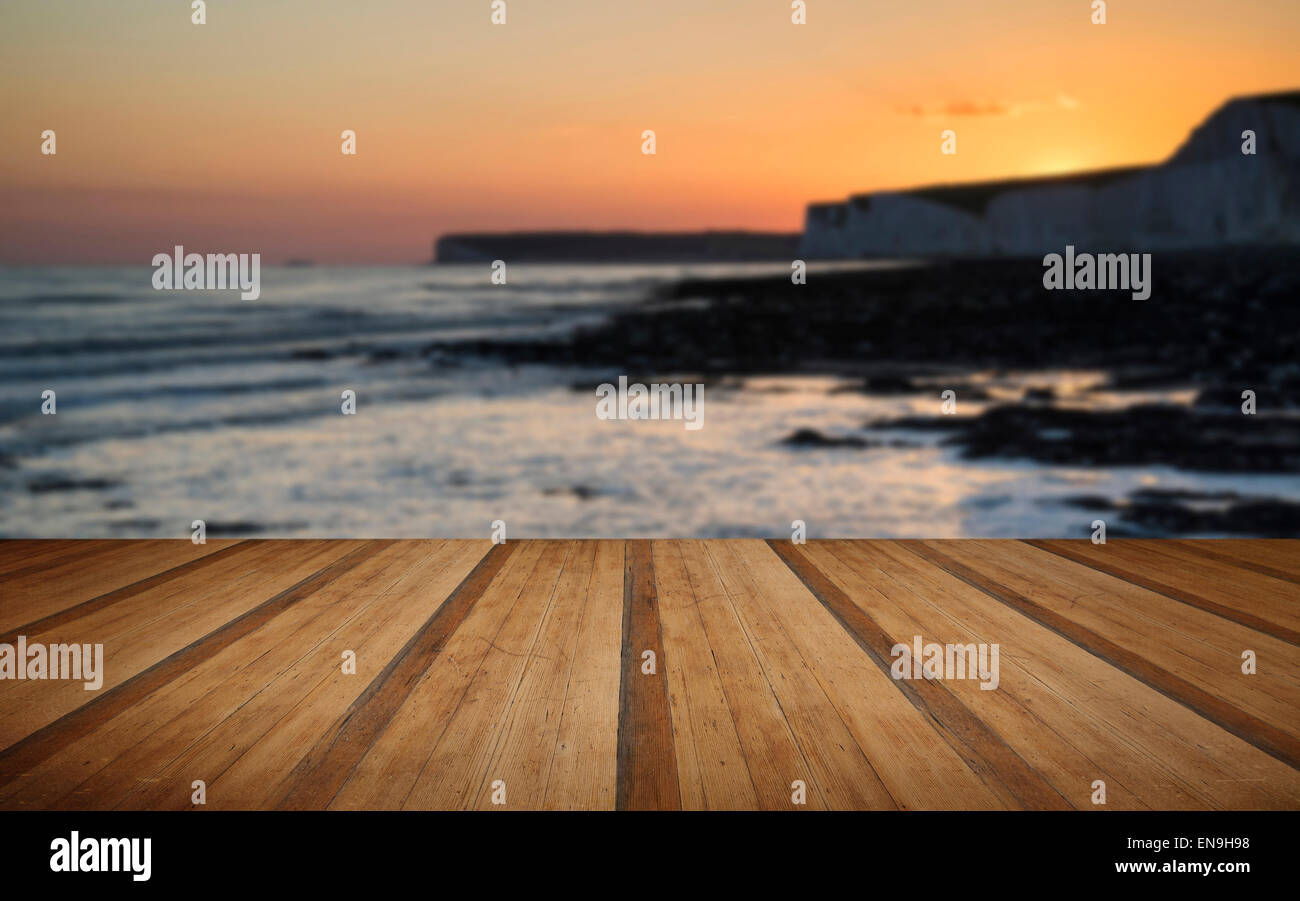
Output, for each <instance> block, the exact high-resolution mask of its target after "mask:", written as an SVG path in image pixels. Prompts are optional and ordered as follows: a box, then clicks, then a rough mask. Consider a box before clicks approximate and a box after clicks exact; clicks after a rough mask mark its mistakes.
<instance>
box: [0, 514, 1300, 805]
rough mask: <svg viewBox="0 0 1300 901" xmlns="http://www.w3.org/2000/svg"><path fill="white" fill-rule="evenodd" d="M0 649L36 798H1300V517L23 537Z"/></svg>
mask: <svg viewBox="0 0 1300 901" xmlns="http://www.w3.org/2000/svg"><path fill="white" fill-rule="evenodd" d="M20 636H21V637H22V639H23V641H24V642H25V643H26V646H27V647H28V648H31V647H33V646H36V645H43V646H49V645H55V644H70V643H85V644H91V645H95V644H100V645H103V649H104V665H103V684H102V687H101V688H99V689H98V690H93V691H88V690H86V688H85V687H84V685H83V683H82V681H80V680H72V679H65V680H53V679H36V678H17V676H18V673H17V672H16V668H15V666H14V662H15V659H16V653H17V652H16V650H10V651H6V650H5V647H4V646H9V647H11V648H14V647H16V646H17V644H18V642H19V638H20ZM918 636H919V637H920V638H919V640H920V641H921V642H923V643H931V642H933V643H937V644H939V645H949V644H950V645H956V646H967V645H974V646H980V645H984V646H992V645H996V646H997V648H998V658H997V660H998V664H997V668H996V670H995V671H993V672H986V673H984V674H982V677H981V674H979V673H972V672H967V673H962V672H955V673H954V672H951V671H949V672H940V673H936V674H932V675H936V676H937V677H936V678H924V677H923V678H896V675H897V674H898V670H899V669H900V668H904V667H901V665H900V664H899V663H898V660H897V657H896V655H895V653H894V651H895V649H896V646H897V645H905V646H908V647H912V646H913V643H914V642H915V641H917V640H918ZM1246 652H1251V654H1253V659H1254V661H1255V671H1254V672H1253V673H1247V672H1243V654H1244V653H1246ZM4 655H8V656H7V657H6V656H4ZM6 661H8V662H7V663H6ZM350 662H351V663H350ZM905 669H906V672H907V674H908V675H912V670H911V666H910V664H909V665H907V666H906V667H905ZM990 669H991V666H990ZM0 676H4V677H5V678H0V808H6V809H74V810H76V809H115V808H116V809H176V810H188V809H196V808H204V809H223V808H253V809H272V808H295V809H315V808H333V809H345V808H393V809H396V808H408V809H468V808H481V809H492V808H497V809H501V808H505V809H613V808H621V809H764V810H788V809H810V810H814V809H950V808H956V809H1000V808H1010V809H1058V808H1076V809H1080V810H1097V809H1134V808H1137V809H1142V808H1151V809H1263V808H1281V809H1300V541H1237V540H1233V541H1139V540H1113V541H1111V542H1109V543H1107V544H1105V545H1093V544H1092V543H1090V542H1088V541H1010V540H999V541H983V540H970V541H965V540H963V541H810V542H808V543H807V544H801V545H795V544H792V543H790V542H788V541H771V542H765V541H760V540H735V541H731V540H727V541H721V540H717V541H715V540H682V541H678V540H671V541H669V540H663V541H658V540H656V541H640V540H637V541H603V540H602V541H520V542H511V543H509V544H505V545H500V546H494V545H492V544H490V543H489V542H487V541H470V540H429V541H388V540H383V541H379V540H376V541H258V540H250V541H211V542H209V543H208V544H206V545H202V546H196V545H193V544H191V543H190V542H188V541H7V542H0ZM993 676H996V679H995V680H994V679H993V678H992V677H993ZM994 681H996V687H991V686H993V683H994ZM984 686H990V687H984ZM198 783H202V790H203V792H204V793H205V803H204V804H202V805H198V804H196V803H194V797H195V794H196V792H197V791H198ZM1103 783H1104V793H1105V803H1104V804H1098V803H1095V800H1096V799H1097V798H1098V797H1099V791H1100V789H1099V786H1100V785H1101V784H1103Z"/></svg>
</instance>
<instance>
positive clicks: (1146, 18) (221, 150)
mask: <svg viewBox="0 0 1300 901" xmlns="http://www.w3.org/2000/svg"><path fill="white" fill-rule="evenodd" d="M507 3H508V6H507V10H508V23H507V24H506V25H504V26H494V25H492V24H491V23H490V21H489V16H490V0H455V2H451V0H445V2H444V0H365V2H357V0H346V2H345V0H209V2H208V4H207V7H208V9H207V18H208V23H207V24H206V25H203V26H195V25H192V24H191V23H190V2H189V0H113V2H107V0H104V2H101V0H4V3H3V5H2V6H0V66H2V67H3V70H2V72H0V147H2V148H3V153H0V262H8V263H46V262H74V263H78V262H80V263H91V262H132V263H139V264H141V265H147V264H148V262H149V260H150V258H151V257H152V255H153V254H154V253H156V252H158V251H160V250H169V249H170V248H171V246H172V245H174V244H185V245H186V246H187V247H188V248H190V249H193V250H198V251H200V252H203V251H223V252H233V251H240V252H244V251H247V252H260V253H262V254H263V258H264V260H266V261H267V262H275V261H280V260H283V259H286V258H292V257H307V258H312V259H315V260H318V261H321V262H420V261H423V260H427V259H428V258H429V255H430V245H431V242H432V240H433V239H434V238H435V237H436V236H437V235H439V234H441V233H443V232H447V231H461V230H507V229H535V228H550V227H555V228H593V229H604V228H633V229H647V230H650V229H696V228H745V229H778V230H791V231H793V230H797V229H798V228H800V227H801V224H802V218H803V210H804V206H805V204H806V203H807V202H808V201H811V200H825V199H836V198H840V197H843V196H845V195H846V194H849V193H852V192H857V191H864V190H871V189H876V188H899V187H909V186H914V185H921V184H932V183H938V182H950V181H967V180H975V179H982V178H988V177H995V176H1012V175H1032V174H1041V173H1048V172H1062V171H1069V170H1074V169H1088V168H1098V167H1106V166H1112V165H1121V164H1128V163H1141V162H1153V161H1157V160H1160V159H1162V158H1164V157H1165V156H1167V155H1168V154H1169V153H1170V152H1172V151H1173V149H1174V147H1175V146H1176V145H1177V144H1178V143H1179V142H1180V141H1182V140H1183V139H1184V138H1185V137H1186V135H1187V133H1188V131H1189V130H1190V129H1191V128H1192V127H1193V126H1194V125H1195V124H1196V123H1197V122H1199V121H1200V120H1201V119H1202V118H1204V117H1205V116H1206V115H1207V114H1208V113H1209V112H1210V111H1211V110H1212V109H1213V108H1214V107H1216V106H1217V105H1218V104H1220V103H1221V102H1223V101H1224V100H1225V99H1227V98H1228V97H1231V96H1236V95H1242V94H1252V93H1259V92H1264V91H1274V90H1283V89H1288V88H1294V87H1300V54H1297V52H1296V42H1297V38H1298V37H1300V3H1297V2H1295V0H1277V2H1243V0H1237V2H1175V0H1145V2H1144V0H1112V2H1110V3H1109V5H1108V10H1107V19H1108V22H1107V24H1106V25H1102V26H1097V25H1092V24H1091V23H1090V15H1091V11H1090V0H1026V2H987V3H976V2H971V0H960V2H959V0H952V2H939V0H908V2H891V3H883V2H879V3H878V2H868V0H807V4H808V24H807V25H805V26H795V25H792V24H791V22H790V13H791V10H790V2H789V0H654V2H617V0H507ZM47 128H48V129H54V130H55V132H56V133H57V141H58V153H57V155H56V156H43V155H42V154H41V153H40V144H41V140H40V135H41V132H42V131H43V130H44V129H47ZM647 128H651V129H654V130H655V131H656V133H657V136H658V154H657V155H656V156H652V157H648V156H644V155H642V154H641V137H640V136H641V132H642V130H643V129H647ZM945 128H952V129H954V130H956V132H957V135H958V153H957V155H956V156H943V155H941V154H940V152H939V145H940V137H939V136H940V132H941V131H942V130H943V129H945ZM343 129H354V130H355V131H356V132H357V135H358V155H357V156H355V157H348V156H344V155H342V154H341V153H340V149H339V148H340V137H339V136H340V132H341V131H342V130H343Z"/></svg>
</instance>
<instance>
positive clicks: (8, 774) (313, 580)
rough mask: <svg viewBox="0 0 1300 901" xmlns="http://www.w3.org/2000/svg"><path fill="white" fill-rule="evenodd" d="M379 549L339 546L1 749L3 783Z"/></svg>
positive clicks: (118, 713) (85, 733)
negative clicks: (320, 562)
mask: <svg viewBox="0 0 1300 901" xmlns="http://www.w3.org/2000/svg"><path fill="white" fill-rule="evenodd" d="M381 549H382V548H381V547H379V546H376V545H362V546H355V545H354V544H353V543H350V542H344V543H335V546H334V547H333V548H332V549H331V551H330V552H329V554H328V557H330V558H332V560H331V562H329V563H328V565H326V566H325V567H324V568H322V569H320V570H318V571H316V572H314V573H312V574H311V575H309V576H308V577H307V578H304V579H302V580H300V581H298V582H297V583H296V584H293V585H291V586H289V587H288V588H285V589H284V590H283V591H280V592H279V593H277V594H275V595H274V596H272V597H270V598H268V599H266V600H265V601H263V602H262V603H260V604H258V605H257V606H255V607H253V608H252V609H249V610H247V611H246V612H244V613H242V614H241V615H239V616H237V617H236V618H234V619H232V620H230V621H229V622H227V623H226V624H225V625H223V626H222V627H220V628H218V629H216V630H214V631H212V632H211V633H209V634H207V635H204V636H202V637H200V638H198V639H197V640H194V641H192V642H191V643H190V644H188V645H186V646H184V647H182V648H180V649H179V650H177V651H175V652H173V653H172V654H170V655H169V656H167V657H165V658H164V659H162V660H159V661H158V662H157V663H155V664H153V665H152V666H150V667H149V668H147V669H145V670H143V671H141V672H139V673H136V674H134V675H132V676H131V677H130V678H126V679H123V680H122V681H120V682H119V683H118V684H117V685H115V686H114V687H113V688H111V689H108V690H106V691H104V692H102V693H98V694H96V695H95V697H94V699H93V700H91V701H90V702H89V703H86V704H83V705H81V706H79V707H77V708H75V709H74V710H72V711H71V712H69V713H66V714H64V715H63V716H61V717H59V718H58V719H56V720H54V721H53V722H51V723H50V724H49V725H48V726H45V727H44V728H42V729H40V730H39V731H37V732H33V733H32V734H30V735H27V736H26V737H25V738H23V739H22V740H21V741H19V742H16V743H14V744H12V745H10V746H8V747H6V748H5V749H4V750H3V751H0V780H2V781H4V782H7V781H9V780H10V779H11V778H13V777H14V775H15V774H19V773H22V772H25V771H26V770H29V769H31V768H33V767H34V766H36V765H37V764H38V763H40V762H41V761H43V760H45V759H46V758H48V757H50V756H51V755H53V754H54V753H56V752H57V751H58V750H59V749H60V748H62V747H64V746H66V745H68V744H69V743H71V742H73V741H76V740H78V739H80V738H82V737H83V736H85V735H88V734H89V733H91V732H93V731H94V730H95V729H97V728H99V727H100V726H102V725H103V724H105V723H107V722H109V721H110V720H112V719H113V718H115V717H116V716H119V715H121V714H122V713H123V712H124V711H126V710H128V709H130V708H131V707H133V706H134V705H136V704H138V703H140V701H142V700H143V699H145V698H147V697H148V696H149V695H151V694H153V693H154V692H155V691H157V690H158V689H159V688H161V687H163V686H164V685H167V684H168V683H169V682H171V681H173V680H174V679H176V678H178V677H179V676H180V675H181V674H183V673H185V672H186V671H187V670H190V669H193V668H194V667H196V666H198V665H199V664H201V663H202V662H203V661H205V660H207V659H209V658H210V657H213V656H215V655H216V654H218V653H220V652H221V651H222V650H223V649H225V648H226V647H229V646H230V645H231V644H233V643H234V642H236V641H238V640H239V639H240V638H243V637H244V636H245V635H247V634H249V633H250V632H253V631H254V630H256V629H258V628H259V627H261V626H262V625H263V624H264V623H266V622H267V621H269V620H270V619H272V618H273V617H275V616H277V615H278V614H279V613H281V612H283V611H284V610H285V609H287V608H288V607H290V606H292V605H293V604H296V603H298V602H299V601H301V600H302V599H303V598H306V597H309V596H310V595H311V594H313V593H314V592H315V591H316V590H318V589H319V588H320V587H321V586H323V585H327V584H329V583H330V582H331V581H333V580H334V579H336V578H338V577H339V576H340V575H342V574H343V573H345V572H346V571H347V570H348V569H350V568H351V567H353V566H355V565H356V564H357V563H359V562H361V561H362V560H364V559H366V558H367V557H369V556H371V555H372V554H374V553H377V552H378V550H381ZM105 682H106V684H107V679H106V680H105ZM41 684H45V685H48V684H50V683H41Z"/></svg>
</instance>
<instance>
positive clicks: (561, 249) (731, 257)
mask: <svg viewBox="0 0 1300 901" xmlns="http://www.w3.org/2000/svg"><path fill="white" fill-rule="evenodd" d="M801 238H802V236H801V235H800V234H799V233H798V232H790V233H782V232H748V231H702V232H635V231H611V232H598V231H539V232H497V233H490V232H489V233H479V234H448V235H443V236H442V237H441V238H439V239H438V240H437V242H435V244H434V248H433V261H434V262H435V263H481V262H485V261H486V262H490V261H492V260H507V261H509V262H511V263H696V262H761V261H769V260H772V261H774V260H783V261H789V260H792V259H794V257H795V256H796V255H797V252H798V249H799V241H800V239H801Z"/></svg>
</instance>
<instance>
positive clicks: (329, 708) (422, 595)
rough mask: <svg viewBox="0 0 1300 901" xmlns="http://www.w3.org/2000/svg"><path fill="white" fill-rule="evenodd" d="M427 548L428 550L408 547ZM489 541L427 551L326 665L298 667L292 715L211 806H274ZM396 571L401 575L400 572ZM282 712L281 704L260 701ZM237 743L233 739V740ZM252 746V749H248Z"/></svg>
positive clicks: (335, 642) (217, 786) (216, 784)
mask: <svg viewBox="0 0 1300 901" xmlns="http://www.w3.org/2000/svg"><path fill="white" fill-rule="evenodd" d="M409 543H410V544H423V545H425V546H426V547H428V546H429V545H430V544H431V543H430V542H409ZM490 548H491V545H490V543H489V542H487V541H485V540H484V541H471V540H456V541H446V542H442V547H441V548H440V549H438V550H437V552H436V557H435V556H434V555H433V554H432V553H430V552H428V551H426V554H425V560H424V561H423V564H422V565H416V566H413V567H409V568H408V569H406V570H399V571H398V572H397V573H396V575H397V578H396V580H395V581H394V582H392V584H390V585H388V586H387V587H386V588H384V589H383V590H382V592H379V593H378V595H377V597H376V598H375V600H374V601H373V603H371V604H370V605H369V606H367V607H366V608H365V609H364V610H363V611H361V612H360V613H359V614H358V615H356V616H354V617H353V618H352V620H350V621H349V622H348V624H347V627H346V630H339V632H338V633H337V634H335V635H332V636H331V637H330V638H329V639H328V640H327V649H326V650H323V651H322V652H321V653H320V655H319V656H320V661H321V663H320V665H319V666H318V665H317V664H316V663H315V662H314V661H312V660H304V661H301V662H300V663H298V664H296V665H295V666H294V668H293V670H291V671H290V672H288V673H286V674H285V675H284V676H282V677H281V680H282V681H283V680H286V679H288V680H303V681H306V682H308V685H307V686H306V688H305V689H298V690H292V691H290V692H289V694H290V695H291V697H290V698H289V700H291V701H294V703H293V705H292V707H291V708H290V709H289V710H287V712H285V713H284V714H283V716H281V717H280V719H278V720H277V721H276V722H275V723H274V725H273V726H272V727H271V728H269V729H268V730H266V731H265V732H264V733H263V734H262V735H261V736H260V737H258V738H257V740H256V741H254V742H253V743H252V744H251V746H248V747H247V749H246V750H245V751H244V752H243V753H242V754H241V755H240V756H239V757H238V759H236V760H235V761H234V762H233V763H231V764H230V765H229V767H228V768H227V769H225V770H223V771H221V772H220V773H219V774H217V775H215V776H213V778H212V779H211V780H210V781H209V783H208V785H209V788H208V804H209V806H212V807H217V808H219V809H230V808H234V809H259V808H267V807H271V806H273V800H272V799H273V798H275V797H276V792H277V787H278V786H279V785H281V784H282V783H283V782H284V781H285V780H287V779H289V778H290V777H291V776H292V774H293V770H294V768H295V767H296V766H297V764H298V763H299V761H300V760H301V759H302V757H303V754H304V750H305V749H309V748H312V747H313V746H314V745H315V744H316V743H317V742H318V741H319V740H320V738H321V736H323V735H325V734H326V732H327V730H328V729H329V728H330V726H331V724H333V723H335V722H337V721H338V719H339V718H340V717H341V716H342V715H343V714H345V713H346V711H347V710H348V709H349V707H350V706H351V705H352V704H353V703H355V702H356V700H357V698H358V697H359V696H360V694H361V692H362V691H364V690H365V688H366V687H368V686H369V685H370V684H371V683H372V682H373V681H374V679H376V678H377V677H378V676H379V674H380V673H381V672H382V671H383V669H384V668H385V667H386V666H387V665H388V663H389V662H390V661H391V660H392V659H393V657H394V656H396V655H397V654H398V653H399V652H400V651H401V649H402V648H403V647H405V646H406V644H407V643H408V642H409V641H410V639H411V637H412V636H413V635H415V634H416V632H417V631H418V630H419V629H420V628H421V627H422V626H423V624H424V623H425V622H427V617H428V616H429V615H431V613H433V612H434V611H435V610H436V609H438V607H439V605H442V604H445V603H446V601H447V599H448V598H450V597H451V595H452V593H453V592H454V591H455V590H456V588H457V587H458V586H459V585H461V584H462V583H464V581H465V580H466V579H467V578H468V577H469V575H470V573H471V572H472V571H473V569H474V567H476V566H478V565H479V564H480V563H481V562H482V560H483V558H484V556H485V555H486V554H487V553H488V551H489V550H490ZM394 568H396V567H394ZM344 649H348V650H353V651H354V652H355V654H356V663H357V671H356V673H355V674H354V675H349V674H345V673H343V672H342V670H341V668H340V667H339V666H338V659H339V656H340V655H341V653H342V651H343V650H344ZM260 703H263V704H265V705H267V706H272V705H273V706H274V707H275V708H277V709H278V710H283V709H284V707H285V706H286V705H285V703H284V702H283V701H282V700H281V699H280V698H276V697H270V698H267V699H266V700H265V701H261V702H260ZM232 740H233V739H232ZM244 744H247V743H244Z"/></svg>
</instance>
